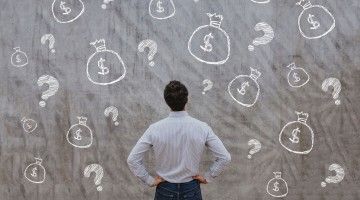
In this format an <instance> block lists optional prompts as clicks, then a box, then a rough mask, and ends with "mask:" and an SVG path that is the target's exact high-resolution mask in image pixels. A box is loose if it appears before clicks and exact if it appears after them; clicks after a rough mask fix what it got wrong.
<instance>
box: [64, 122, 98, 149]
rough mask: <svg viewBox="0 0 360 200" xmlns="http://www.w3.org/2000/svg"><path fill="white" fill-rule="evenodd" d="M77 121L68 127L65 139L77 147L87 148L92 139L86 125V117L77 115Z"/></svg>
mask: <svg viewBox="0 0 360 200" xmlns="http://www.w3.org/2000/svg"><path fill="white" fill-rule="evenodd" d="M78 120H79V123H78V124H74V125H72V126H71V127H70V129H69V130H68V132H67V135H66V139H67V141H68V142H69V143H70V144H71V145H73V146H75V147H78V148H88V147H90V146H91V144H92V141H93V134H92V131H91V129H90V128H89V127H88V126H87V125H86V121H87V118H86V117H78Z"/></svg>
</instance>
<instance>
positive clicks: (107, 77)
mask: <svg viewBox="0 0 360 200" xmlns="http://www.w3.org/2000/svg"><path fill="white" fill-rule="evenodd" d="M90 44H91V45H93V46H94V47H95V49H96V52H95V53H94V54H92V55H91V56H90V57H89V59H88V61H87V64H86V66H87V67H86V74H87V77H88V79H89V80H90V81H91V82H92V83H94V84H97V85H110V84H113V83H116V82H118V81H120V80H121V79H123V78H124V77H125V74H126V68H125V64H124V62H123V60H122V59H121V57H120V56H119V54H118V53H116V52H115V51H113V50H108V49H106V45H105V40H104V39H100V40H96V41H95V42H91V43H90Z"/></svg>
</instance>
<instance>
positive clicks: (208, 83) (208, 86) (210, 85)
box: [202, 79, 214, 94]
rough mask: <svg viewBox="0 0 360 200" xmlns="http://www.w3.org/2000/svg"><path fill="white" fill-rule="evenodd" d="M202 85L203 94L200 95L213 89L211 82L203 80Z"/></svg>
mask: <svg viewBox="0 0 360 200" xmlns="http://www.w3.org/2000/svg"><path fill="white" fill-rule="evenodd" d="M203 85H206V86H205V88H204V90H203V92H202V94H205V92H206V91H209V90H211V88H212V87H213V85H214V84H213V82H212V81H211V80H209V79H205V80H204V81H203Z"/></svg>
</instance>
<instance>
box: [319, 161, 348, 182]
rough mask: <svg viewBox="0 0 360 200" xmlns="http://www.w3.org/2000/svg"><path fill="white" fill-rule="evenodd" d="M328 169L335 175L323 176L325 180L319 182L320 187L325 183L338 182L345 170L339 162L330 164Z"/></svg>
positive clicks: (343, 175)
mask: <svg viewBox="0 0 360 200" xmlns="http://www.w3.org/2000/svg"><path fill="white" fill-rule="evenodd" d="M329 171H335V173H336V175H335V176H329V177H327V178H325V182H321V187H325V186H326V183H340V182H341V181H342V180H343V179H344V177H345V171H344V169H343V168H342V167H341V166H340V165H339V164H336V163H334V164H331V165H330V166H329Z"/></svg>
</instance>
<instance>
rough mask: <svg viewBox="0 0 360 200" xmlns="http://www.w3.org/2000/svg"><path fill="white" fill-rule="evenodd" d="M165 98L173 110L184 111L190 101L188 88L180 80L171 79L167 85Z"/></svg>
mask: <svg viewBox="0 0 360 200" xmlns="http://www.w3.org/2000/svg"><path fill="white" fill-rule="evenodd" d="M164 99H165V101H166V104H167V105H168V106H169V107H170V108H171V110H172V111H182V110H184V108H185V104H186V103H187V101H188V90H187V89H186V87H185V85H184V84H182V83H181V82H180V81H175V80H174V81H170V83H169V84H167V85H166V87H165V90H164Z"/></svg>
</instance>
